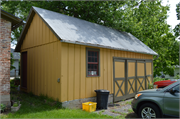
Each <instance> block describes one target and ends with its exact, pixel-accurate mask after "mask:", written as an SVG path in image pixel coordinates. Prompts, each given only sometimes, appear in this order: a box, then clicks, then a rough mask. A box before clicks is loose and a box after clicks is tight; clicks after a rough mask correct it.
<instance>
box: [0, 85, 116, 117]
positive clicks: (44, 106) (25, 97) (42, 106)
mask: <svg viewBox="0 0 180 119" xmlns="http://www.w3.org/2000/svg"><path fill="white" fill-rule="evenodd" d="M11 91H13V92H15V91H16V92H17V90H15V89H12V88H11ZM11 96H13V97H19V98H21V99H22V100H21V104H22V106H21V108H20V109H19V110H18V112H16V113H8V114H6V115H1V117H2V118H34V117H36V118H113V117H112V116H106V115H99V114H96V113H89V112H86V111H83V110H81V109H59V108H57V107H56V104H55V102H56V101H55V100H51V99H47V98H46V96H43V95H42V97H40V96H31V95H29V93H24V92H19V93H14V94H11ZM42 99H46V100H47V102H46V103H45V101H44V100H42Z"/></svg>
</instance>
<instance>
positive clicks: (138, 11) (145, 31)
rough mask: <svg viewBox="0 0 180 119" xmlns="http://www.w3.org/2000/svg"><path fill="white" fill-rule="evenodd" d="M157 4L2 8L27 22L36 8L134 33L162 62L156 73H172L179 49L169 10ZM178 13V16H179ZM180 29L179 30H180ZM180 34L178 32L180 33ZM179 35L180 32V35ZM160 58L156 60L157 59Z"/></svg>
mask: <svg viewBox="0 0 180 119" xmlns="http://www.w3.org/2000/svg"><path fill="white" fill-rule="evenodd" d="M161 4H162V0H156V1H145V0H136V1H24V0H22V1H2V3H1V8H3V9H4V10H6V11H8V12H10V13H11V14H15V15H19V17H20V18H22V19H23V20H25V19H26V18H27V16H28V13H29V11H30V9H31V6H36V7H40V8H44V9H48V10H52V11H55V12H59V13H62V14H65V15H69V16H73V17H76V18H80V19H84V20H87V21H90V22H93V23H97V24H101V25H104V26H108V27H111V28H114V29H116V30H118V31H125V32H130V33H131V34H132V35H134V36H135V37H137V38H138V39H140V40H141V41H142V42H143V43H145V44H146V45H148V46H149V47H150V48H151V49H153V50H154V51H155V52H157V53H158V55H159V58H158V59H157V60H154V61H153V64H154V66H153V69H154V70H153V71H154V72H153V73H154V76H155V75H160V72H161V71H163V72H164V73H165V74H169V73H171V70H172V67H171V66H173V65H177V64H179V56H178V52H179V51H178V49H179V47H178V45H177V42H176V41H175V38H176V35H175V36H174V35H173V33H172V32H171V29H170V26H169V25H168V24H167V22H166V21H167V17H168V15H167V11H168V10H169V6H162V5H161ZM177 13H178V12H177ZM178 28H179V27H178ZM21 31H22V26H21V27H19V28H18V29H16V30H15V31H13V33H12V34H13V36H14V38H12V41H14V40H17V38H19V35H20V32H21ZM176 31H178V30H176ZM177 33H178V32H177ZM155 58H156V56H154V59H155Z"/></svg>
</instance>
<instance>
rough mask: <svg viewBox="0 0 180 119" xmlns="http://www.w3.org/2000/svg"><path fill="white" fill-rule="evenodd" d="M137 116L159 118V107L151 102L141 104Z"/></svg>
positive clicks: (145, 118)
mask: <svg viewBox="0 0 180 119" xmlns="http://www.w3.org/2000/svg"><path fill="white" fill-rule="evenodd" d="M138 116H139V117H140V118H143V119H150V118H160V117H161V114H160V110H159V108H158V107H157V106H156V105H154V104H152V103H145V104H143V105H142V106H141V107H140V108H139V111H138Z"/></svg>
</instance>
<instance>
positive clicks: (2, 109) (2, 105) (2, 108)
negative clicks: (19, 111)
mask: <svg viewBox="0 0 180 119" xmlns="http://www.w3.org/2000/svg"><path fill="white" fill-rule="evenodd" d="M5 108H6V105H5V104H2V103H1V109H0V111H4V110H5Z"/></svg>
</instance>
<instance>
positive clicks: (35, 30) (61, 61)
mask: <svg viewBox="0 0 180 119" xmlns="http://www.w3.org/2000/svg"><path fill="white" fill-rule="evenodd" d="M91 48H96V47H91ZM96 49H100V76H99V77H86V46H83V45H75V44H69V43H61V42H60V41H59V40H58V39H57V38H56V36H55V35H54V34H53V33H52V32H51V30H50V29H49V28H48V26H47V25H46V24H45V23H44V22H43V21H42V20H41V18H39V16H38V15H37V14H35V16H34V18H33V21H32V23H31V25H30V27H29V29H28V32H27V34H26V36H25V39H24V41H23V44H22V46H21V52H24V51H27V55H28V57H27V58H28V59H27V62H28V64H27V82H28V84H27V91H28V92H32V93H34V94H36V95H41V94H43V95H47V96H49V97H52V98H54V99H57V98H58V99H59V100H60V101H61V102H64V101H69V100H74V99H81V98H88V97H93V96H96V93H95V92H94V90H96V89H107V90H109V91H110V93H111V94H112V93H113V57H126V58H136V59H153V56H152V55H146V54H139V53H132V52H126V51H118V50H111V49H104V48H96ZM61 69H62V70H61ZM58 78H60V83H58V82H57V79H58Z"/></svg>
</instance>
